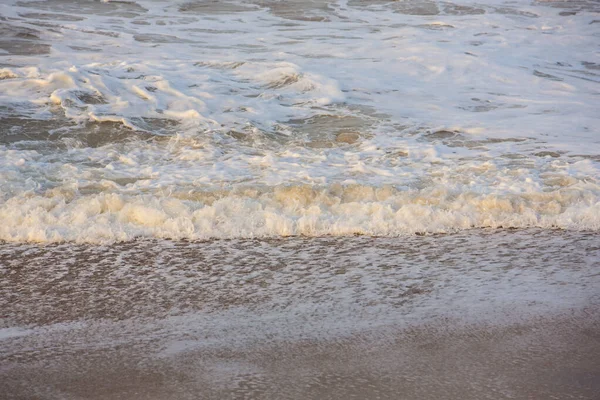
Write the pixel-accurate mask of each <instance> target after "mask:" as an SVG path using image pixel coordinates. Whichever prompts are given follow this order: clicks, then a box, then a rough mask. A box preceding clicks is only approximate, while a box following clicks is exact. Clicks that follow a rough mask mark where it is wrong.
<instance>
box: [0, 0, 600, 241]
mask: <svg viewBox="0 0 600 400" xmlns="http://www.w3.org/2000/svg"><path fill="white" fill-rule="evenodd" d="M599 11H600V6H599V5H598V2H595V1H575V2H554V1H533V2H532V1H513V2H502V1H496V0H492V1H480V2H469V1H462V0H461V1H455V2H442V1H412V0H407V1H394V2H388V1H365V0H346V1H343V0H340V1H331V2H329V1H285V2H283V1H269V0H266V1H252V0H247V1H246V0H240V1H219V2H212V1H188V2H186V1H160V0H152V1H150V0H140V1H110V0H109V1H77V2H74V1H66V0H48V1H29V0H22V1H10V0H7V1H3V2H2V4H1V5H0V32H1V35H0V36H1V39H0V221H1V224H0V240H3V241H8V242H42V243H47V242H61V241H75V242H81V243H110V242H116V241H124V240H131V239H134V238H139V237H143V238H172V239H211V238H252V237H280V236H290V235H305V236H324V235H333V236H339V235H352V234H366V235H374V236H402V235H406V234H414V233H415V232H418V233H444V232H455V231H459V230H463V229H471V228H486V227H491V228H497V227H504V228H508V227H517V228H542V229H549V228H562V229H567V230H584V231H592V232H597V231H598V229H600V186H599V177H600V174H599V171H600V169H599V165H600V164H599V163H600V128H599V122H600V106H599V104H600V102H599V99H600V98H599V96H598V95H599V93H600V53H599V51H598V43H599V40H600V14H599Z"/></svg>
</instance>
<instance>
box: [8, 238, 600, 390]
mask: <svg viewBox="0 0 600 400" xmlns="http://www.w3.org/2000/svg"><path fill="white" fill-rule="evenodd" d="M598 259H600V236H599V235H597V234H589V233H581V232H556V231H544V230H527V231H509V230H502V231H493V232H492V231H476V232H474V231H470V232H460V233H456V234H453V235H443V236H435V237H431V236H415V237H410V238H402V240H398V238H369V237H351V238H347V237H344V238H331V237H327V238H286V239H281V240H267V241H264V240H263V241H261V240H227V241H211V242H169V241H140V242H130V243H121V244H114V245H110V246H93V245H73V244H63V245H53V246H36V245H32V244H21V245H11V244H8V245H0V264H1V265H4V267H3V268H2V269H0V273H1V275H2V276H1V278H2V279H1V280H0V282H2V283H1V284H0V303H1V304H0V305H1V306H2V307H1V308H2V309H3V310H6V311H5V315H3V318H2V325H1V326H0V358H1V359H2V360H4V361H3V362H2V363H1V366H0V378H1V379H0V382H1V383H0V392H2V393H8V397H7V398H8V399H19V400H20V399H111V400H112V399H121V398H123V399H134V400H136V399H167V400H169V399H188V398H189V399H196V398H206V399H213V398H214V399H221V398H232V399H234V398H235V399H237V398H259V399H280V398H290V399H305V398H319V399H321V398H324V399H327V398H329V399H338V398H340V399H341V398H352V396H354V397H356V398H384V399H385V398H390V399H397V398H406V399H415V398H419V399H437V398H450V399H453V398H461V399H471V398H472V399H485V398H490V399H503V398H507V399H508V398H511V399H515V398H516V399H538V398H539V399H547V398H551V397H552V396H555V397H557V398H561V399H562V398H575V399H593V395H594V394H595V393H597V392H598V390H600V387H599V386H598V383H597V382H600V361H599V359H598V357H597V356H596V355H597V354H600V311H599V310H600V307H599V305H600V289H599V288H600V275H599V274H598V272H597V271H598V267H599V266H600V265H599V264H598V261H597V260H598Z"/></svg>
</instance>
